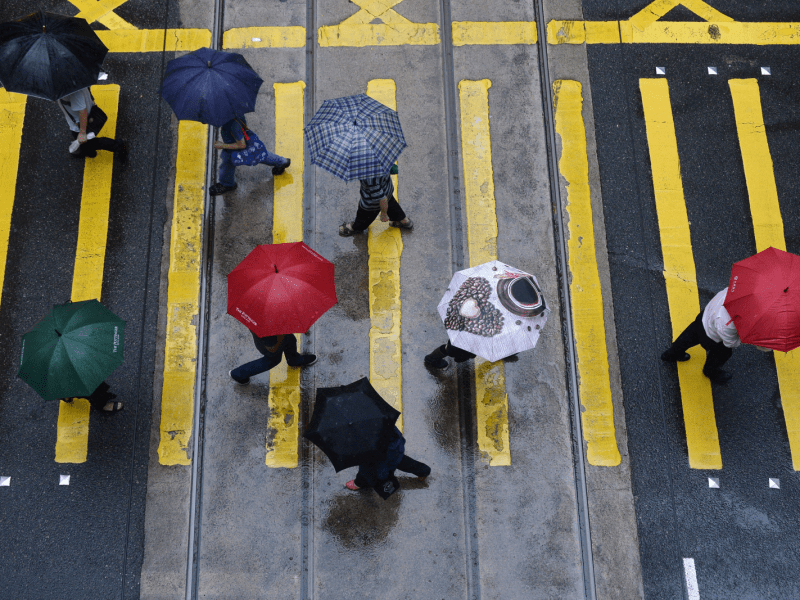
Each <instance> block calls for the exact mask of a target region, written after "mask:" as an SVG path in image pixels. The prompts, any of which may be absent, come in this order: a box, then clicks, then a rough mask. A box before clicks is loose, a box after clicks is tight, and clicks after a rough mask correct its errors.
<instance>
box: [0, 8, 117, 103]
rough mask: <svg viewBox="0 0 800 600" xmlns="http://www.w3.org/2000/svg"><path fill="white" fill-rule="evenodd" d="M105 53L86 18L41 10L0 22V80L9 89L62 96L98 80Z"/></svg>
mask: <svg viewBox="0 0 800 600" xmlns="http://www.w3.org/2000/svg"><path fill="white" fill-rule="evenodd" d="M107 53H108V48H106V47H105V45H104V44H103V42H101V41H100V38H99V37H97V34H96V33H95V32H94V31H93V30H92V28H91V27H90V26H89V23H87V22H86V20H85V19H76V18H75V17H66V16H64V15H57V14H53V13H48V12H43V11H39V12H35V13H33V14H30V15H28V16H25V17H22V18H21V19H17V20H16V21H10V22H7V23H2V24H0V82H2V84H3V87H5V88H6V90H8V91H9V92H17V93H20V94H28V95H29V96H36V97H38V98H44V99H46V100H58V99H59V98H63V97H64V96H66V95H67V94H71V93H72V92H76V91H78V90H81V89H83V88H86V87H89V86H90V85H93V84H95V83H97V76H98V75H99V73H100V66H101V65H102V63H103V59H105V57H106V54H107Z"/></svg>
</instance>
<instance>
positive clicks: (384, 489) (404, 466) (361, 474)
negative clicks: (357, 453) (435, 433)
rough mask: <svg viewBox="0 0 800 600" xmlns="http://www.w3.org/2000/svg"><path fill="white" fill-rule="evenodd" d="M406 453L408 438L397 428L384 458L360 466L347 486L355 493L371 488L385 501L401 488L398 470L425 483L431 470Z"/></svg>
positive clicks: (377, 458)
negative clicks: (397, 475) (395, 473)
mask: <svg viewBox="0 0 800 600" xmlns="http://www.w3.org/2000/svg"><path fill="white" fill-rule="evenodd" d="M405 451H406V438H404V437H403V434H402V433H400V430H399V429H398V428H397V427H395V428H394V432H393V434H392V438H391V441H390V442H389V446H388V447H387V448H386V453H385V454H384V456H382V457H376V458H375V460H372V461H368V462H364V463H362V464H360V465H359V466H358V473H357V474H356V477H355V479H351V480H350V481H348V482H347V483H346V484H345V486H346V487H347V489H349V490H353V491H355V490H359V489H361V488H363V487H371V488H372V489H374V490H375V491H376V492H377V493H378V495H379V496H381V498H383V499H384V500H385V499H386V498H388V497H389V496H390V495H392V494H393V493H394V492H396V491H397V490H398V489H399V487H400V483H399V482H398V481H397V478H396V477H395V475H394V472H395V470H396V469H399V470H401V471H403V472H404V473H411V474H412V475H416V476H417V479H419V480H420V481H424V480H425V478H426V477H428V475H430V474H431V468H430V467H429V466H428V465H426V464H425V463H421V462H419V461H418V460H414V459H413V458H411V457H410V456H406V453H405Z"/></svg>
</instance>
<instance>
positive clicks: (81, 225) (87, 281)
mask: <svg viewBox="0 0 800 600" xmlns="http://www.w3.org/2000/svg"><path fill="white" fill-rule="evenodd" d="M92 95H93V96H94V99H95V102H97V104H98V106H100V107H101V108H102V109H103V110H104V111H105V113H106V115H108V121H106V124H105V125H104V126H103V129H102V131H101V134H102V136H103V137H110V138H113V137H114V136H115V135H116V131H117V109H118V107H119V86H118V85H95V86H92ZM113 171H114V154H113V153H111V152H107V151H105V150H98V151H97V158H88V159H84V167H83V190H82V192H81V212H80V218H79V221H78V243H77V246H76V249H75V269H74V271H73V275H72V297H71V300H72V301H73V302H81V301H82V300H92V299H95V300H97V301H100V296H101V294H102V291H103V269H104V267H105V260H106V241H107V238H108V212H109V206H110V204H111V180H112V176H113ZM89 409H90V406H89V401H88V400H87V399H85V398H75V399H74V400H73V401H72V402H71V403H67V402H59V407H58V426H57V429H56V456H55V461H56V462H58V463H84V462H86V455H87V453H88V448H89Z"/></svg>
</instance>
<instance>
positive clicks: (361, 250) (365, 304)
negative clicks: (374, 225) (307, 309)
mask: <svg viewBox="0 0 800 600" xmlns="http://www.w3.org/2000/svg"><path fill="white" fill-rule="evenodd" d="M353 239H354V241H355V249H354V250H353V251H352V252H348V253H346V254H340V255H339V256H336V257H334V258H333V259H332V261H331V262H333V264H335V265H336V271H335V273H336V295H337V298H338V303H337V304H336V308H338V309H340V310H342V311H344V313H345V314H346V315H347V317H348V318H350V319H352V320H353V321H361V320H363V319H369V264H368V260H367V247H366V245H367V236H366V235H357V236H355V237H354V238H353Z"/></svg>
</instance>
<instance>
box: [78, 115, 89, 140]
mask: <svg viewBox="0 0 800 600" xmlns="http://www.w3.org/2000/svg"><path fill="white" fill-rule="evenodd" d="M88 124H89V111H88V110H87V109H85V108H84V109H83V110H82V111H80V112H79V113H78V127H80V128H81V130H80V132H79V133H78V143H79V144H83V143H84V142H85V141H86V126H87V125H88Z"/></svg>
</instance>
